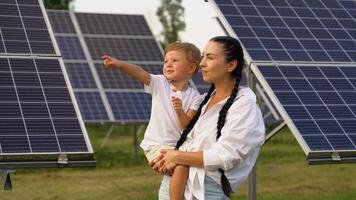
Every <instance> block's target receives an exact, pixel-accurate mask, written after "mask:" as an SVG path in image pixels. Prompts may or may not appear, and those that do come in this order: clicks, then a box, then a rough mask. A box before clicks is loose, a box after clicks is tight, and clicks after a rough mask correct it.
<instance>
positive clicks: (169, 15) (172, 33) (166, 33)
mask: <svg viewBox="0 0 356 200" xmlns="http://www.w3.org/2000/svg"><path fill="white" fill-rule="evenodd" d="M181 3H182V0H161V5H160V6H159V7H158V9H157V12H156V14H157V16H158V18H159V21H160V22H161V24H162V26H163V31H162V33H161V34H162V36H163V37H164V39H163V41H161V44H162V46H163V47H164V48H165V47H166V46H167V45H168V44H170V43H172V42H175V41H179V40H180V38H179V32H180V31H184V30H185V22H184V7H183V6H182V5H181Z"/></svg>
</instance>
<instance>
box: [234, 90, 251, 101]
mask: <svg viewBox="0 0 356 200" xmlns="http://www.w3.org/2000/svg"><path fill="white" fill-rule="evenodd" d="M238 99H239V100H243V101H253V102H256V95H255V93H254V92H253V91H252V90H251V88H249V87H246V86H241V87H240V88H239V91H238V92H237V95H236V98H235V101H237V100H238Z"/></svg>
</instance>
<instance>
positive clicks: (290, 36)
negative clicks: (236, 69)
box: [215, 0, 356, 62]
mask: <svg viewBox="0 0 356 200" xmlns="http://www.w3.org/2000/svg"><path fill="white" fill-rule="evenodd" d="M215 2H216V4H217V5H218V8H219V9H220V11H221V12H222V14H223V15H224V17H225V18H226V19H227V21H228V23H229V24H230V26H231V27H232V28H233V30H234V31H235V32H236V35H237V36H238V38H239V39H240V40H241V41H242V44H243V45H244V46H245V48H246V49H247V51H248V53H249V54H250V56H251V57H252V59H253V60H259V61H262V60H263V61H271V60H272V61H322V62H330V61H334V62H355V61H356V56H355V55H356V50H355V48H354V47H355V45H356V43H355V39H356V32H355V27H356V12H355V8H354V4H355V2H354V1H326V0H323V1H302V0H294V1H292V0H288V1H279V0H271V1H263V2H262V1H256V0H244V1H215ZM351 5H352V6H351ZM261 44H262V45H261ZM265 52H268V54H266V53H265Z"/></svg>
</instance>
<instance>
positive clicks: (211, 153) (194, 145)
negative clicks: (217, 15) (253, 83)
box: [150, 36, 265, 199]
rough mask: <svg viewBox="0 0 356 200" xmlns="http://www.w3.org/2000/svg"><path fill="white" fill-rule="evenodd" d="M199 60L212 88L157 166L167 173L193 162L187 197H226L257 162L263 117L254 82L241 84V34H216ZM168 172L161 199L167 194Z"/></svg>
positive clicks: (261, 137) (161, 189)
mask: <svg viewBox="0 0 356 200" xmlns="http://www.w3.org/2000/svg"><path fill="white" fill-rule="evenodd" d="M202 56H203V58H202V61H201V63H200V65H201V70H202V74H203V79H204V81H205V82H208V83H211V87H210V89H209V92H208V93H207V95H206V97H205V99H204V100H203V102H202V103H201V105H200V107H199V109H198V111H197V114H196V115H195V117H194V118H193V119H192V121H191V122H190V123H189V124H188V126H187V128H186V129H185V130H184V131H183V133H182V135H181V138H180V140H179V141H178V143H177V146H176V149H179V150H162V151H161V153H162V154H161V156H160V157H159V159H158V161H157V162H155V163H150V164H151V167H152V168H153V169H156V170H159V171H160V172H162V173H165V174H171V173H173V172H174V168H175V167H176V166H178V165H183V166H189V178H188V180H187V187H186V191H185V198H186V199H228V198H229V195H230V193H232V192H233V191H236V190H237V189H238V188H239V186H240V185H241V183H242V182H243V181H244V180H245V178H246V177H247V176H248V174H249V173H250V171H251V169H252V167H253V166H254V164H255V162H256V159H257V155H258V152H259V147H260V146H261V145H262V143H263V142H264V131H265V127H264V123H263V119H262V115H261V111H260V109H259V108H258V106H257V104H256V96H255V94H254V93H253V92H252V91H251V89H250V88H247V87H240V86H239V83H240V80H241V76H242V69H243V66H244V59H243V50H242V47H241V45H240V43H239V42H238V40H236V39H234V38H232V37H227V36H218V37H214V38H212V39H211V40H210V41H209V42H208V44H207V45H206V47H205V49H204V52H203V55H202ZM169 181H170V178H169V176H165V177H164V179H163V181H162V184H161V188H160V194H159V196H160V199H168V198H169V196H168V185H169Z"/></svg>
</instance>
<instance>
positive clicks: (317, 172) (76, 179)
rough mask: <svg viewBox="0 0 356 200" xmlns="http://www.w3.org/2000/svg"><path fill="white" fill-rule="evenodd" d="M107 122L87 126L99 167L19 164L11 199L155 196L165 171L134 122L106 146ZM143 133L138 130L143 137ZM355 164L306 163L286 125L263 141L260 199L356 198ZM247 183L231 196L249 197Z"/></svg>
mask: <svg viewBox="0 0 356 200" xmlns="http://www.w3.org/2000/svg"><path fill="white" fill-rule="evenodd" d="M108 129H109V127H107V126H98V127H88V132H89V135H90V138H91V141H92V144H93V147H94V149H95V157H96V160H97V167H96V168H81V169H36V170H17V172H16V174H13V175H12V182H13V190H12V191H3V190H0V199H1V200H13V199H16V200H17V199H26V200H27V199H36V200H41V199H73V200H74V199H75V200H80V199H89V200H91V199H93V200H94V199H105V200H111V199H112V200H116V199H129V200H130V199H157V194H158V188H159V184H160V181H161V176H160V175H158V174H157V173H155V172H154V171H152V170H151V169H150V168H149V167H147V166H146V160H145V157H144V155H143V153H142V151H141V150H139V151H138V154H137V156H136V157H135V156H134V152H135V148H134V147H133V141H134V140H133V138H134V137H133V134H132V133H133V127H132V126H118V127H116V128H115V129H114V132H113V134H112V135H111V137H110V138H109V140H108V142H107V143H106V145H105V146H104V147H103V148H100V146H101V143H102V140H103V138H104V137H105V135H106V133H107V131H108ZM141 139H142V134H141V135H140V140H141ZM354 180H356V170H355V164H337V165H312V166H310V165H308V164H307V163H306V162H305V155H304V153H303V152H302V150H301V148H300V147H299V145H298V144H297V142H296V141H295V139H294V137H293V136H292V134H291V133H290V132H289V130H288V129H283V130H282V132H280V133H278V135H276V136H275V138H273V139H272V140H271V141H269V142H268V143H267V144H265V145H264V146H263V148H262V149H261V154H260V156H259V160H258V163H257V199H261V200H317V199H323V200H350V199H356V184H355V181H354ZM246 192H247V184H246V183H245V184H244V185H243V186H242V188H241V189H240V191H239V192H238V193H237V194H235V195H234V196H233V197H232V199H239V200H240V199H247V197H246Z"/></svg>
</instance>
